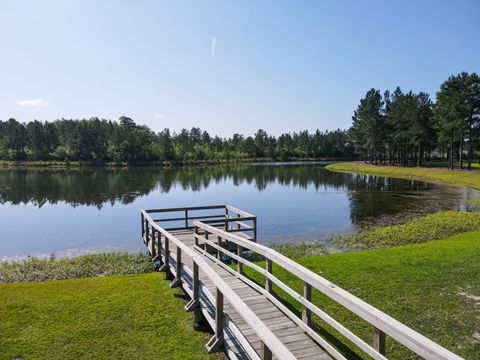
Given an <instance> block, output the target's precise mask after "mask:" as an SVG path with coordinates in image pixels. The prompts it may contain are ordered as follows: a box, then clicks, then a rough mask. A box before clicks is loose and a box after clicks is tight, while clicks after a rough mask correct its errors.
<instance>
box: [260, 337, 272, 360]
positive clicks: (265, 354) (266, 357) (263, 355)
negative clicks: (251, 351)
mask: <svg viewBox="0 0 480 360" xmlns="http://www.w3.org/2000/svg"><path fill="white" fill-rule="evenodd" d="M260 359H262V360H272V350H270V349H269V348H268V346H267V345H265V343H264V342H263V341H262V347H261V349H260Z"/></svg>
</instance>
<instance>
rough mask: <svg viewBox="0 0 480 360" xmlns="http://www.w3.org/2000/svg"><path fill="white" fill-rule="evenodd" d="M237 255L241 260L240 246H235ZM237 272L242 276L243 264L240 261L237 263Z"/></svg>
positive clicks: (241, 248)
mask: <svg viewBox="0 0 480 360" xmlns="http://www.w3.org/2000/svg"><path fill="white" fill-rule="evenodd" d="M237 255H238V256H239V257H241V258H243V247H242V245H240V244H237ZM237 271H238V273H239V274H242V275H243V264H242V263H241V262H240V261H237Z"/></svg>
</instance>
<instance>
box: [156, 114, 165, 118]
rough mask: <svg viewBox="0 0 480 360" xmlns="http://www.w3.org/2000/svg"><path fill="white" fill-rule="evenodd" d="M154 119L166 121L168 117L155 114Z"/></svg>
mask: <svg viewBox="0 0 480 360" xmlns="http://www.w3.org/2000/svg"><path fill="white" fill-rule="evenodd" d="M153 117H154V118H155V119H165V117H166V116H165V115H163V114H155V115H153Z"/></svg>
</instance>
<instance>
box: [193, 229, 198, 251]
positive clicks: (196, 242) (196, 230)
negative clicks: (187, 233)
mask: <svg viewBox="0 0 480 360" xmlns="http://www.w3.org/2000/svg"><path fill="white" fill-rule="evenodd" d="M193 234H194V236H193V237H194V238H195V245H196V246H198V238H197V236H196V235H198V226H197V225H195V227H194V229H193Z"/></svg>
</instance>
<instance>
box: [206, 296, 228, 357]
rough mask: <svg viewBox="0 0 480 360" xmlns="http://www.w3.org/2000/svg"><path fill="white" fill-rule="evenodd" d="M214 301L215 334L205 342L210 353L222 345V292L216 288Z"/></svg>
mask: <svg viewBox="0 0 480 360" xmlns="http://www.w3.org/2000/svg"><path fill="white" fill-rule="evenodd" d="M216 293H217V296H216V301H215V335H213V336H212V338H211V339H210V340H209V341H208V343H207V350H208V352H209V353H212V352H214V351H216V350H218V349H219V348H220V347H221V346H222V345H223V323H224V314H223V294H222V292H221V291H220V290H219V289H218V288H217V289H216Z"/></svg>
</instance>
